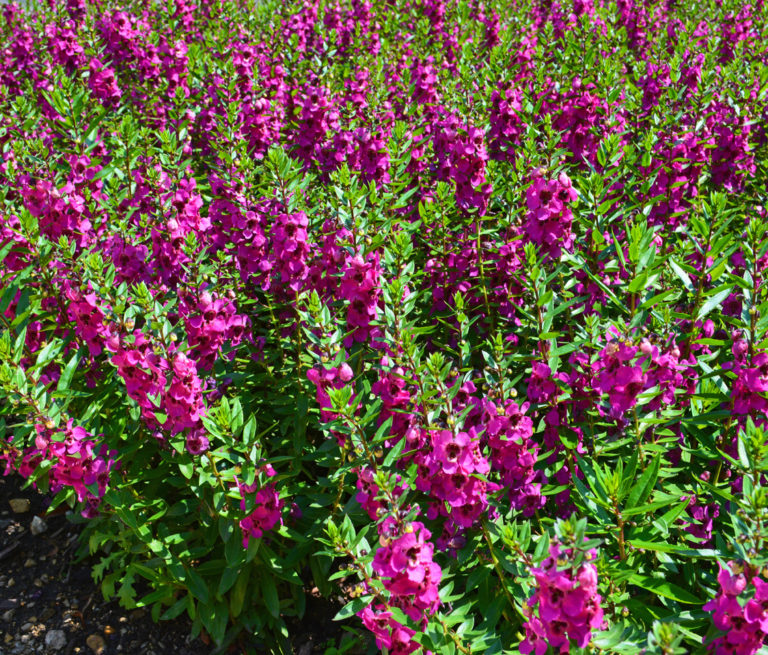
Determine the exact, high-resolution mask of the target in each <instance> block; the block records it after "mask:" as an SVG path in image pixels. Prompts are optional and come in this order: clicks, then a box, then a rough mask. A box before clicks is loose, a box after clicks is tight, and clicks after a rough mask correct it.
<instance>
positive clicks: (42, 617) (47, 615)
mask: <svg viewBox="0 0 768 655" xmlns="http://www.w3.org/2000/svg"><path fill="white" fill-rule="evenodd" d="M54 614H56V610H55V609H53V608H52V607H47V608H46V609H45V610H44V611H43V613H42V614H41V615H40V620H41V621H47V620H48V619H50V618H51V617H52V616H53V615H54Z"/></svg>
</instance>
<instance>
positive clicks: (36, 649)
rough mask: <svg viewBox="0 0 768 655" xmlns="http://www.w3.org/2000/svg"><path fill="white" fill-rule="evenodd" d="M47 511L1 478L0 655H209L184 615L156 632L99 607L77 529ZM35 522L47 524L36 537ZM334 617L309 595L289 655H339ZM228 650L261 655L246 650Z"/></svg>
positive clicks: (138, 614) (332, 608)
mask: <svg viewBox="0 0 768 655" xmlns="http://www.w3.org/2000/svg"><path fill="white" fill-rule="evenodd" d="M12 499H26V500H27V501H29V508H28V509H25V510H24V511H21V512H19V511H14V510H13V509H12V507H11V503H10V501H11V500H12ZM46 507H47V499H46V498H45V497H43V496H42V495H40V494H38V493H37V492H36V491H35V490H34V489H31V488H27V489H22V480H21V479H20V478H19V477H18V476H15V475H11V476H9V477H2V476H0V655H41V654H45V655H49V654H53V653H56V654H58V655H71V654H73V653H82V654H84V655H91V654H95V655H113V654H116V653H121V654H125V655H209V654H210V653H211V652H212V651H213V650H214V649H213V646H212V645H211V644H210V641H209V640H208V639H206V637H205V635H202V638H200V637H198V638H197V639H194V640H190V639H189V633H190V622H189V620H188V619H187V618H186V615H182V617H180V618H178V619H176V620H174V621H163V622H162V623H160V624H156V623H154V622H153V620H152V618H151V616H150V614H149V612H148V611H146V610H144V609H137V610H125V609H123V608H121V607H120V605H119V604H118V602H117V601H116V600H113V601H111V602H104V598H103V596H102V593H101V588H100V585H99V584H97V583H95V582H94V581H93V578H92V577H91V567H92V566H93V565H94V564H95V563H96V560H94V559H86V560H83V561H80V562H76V561H75V560H76V557H75V552H76V551H77V548H78V534H79V531H80V528H79V527H78V526H76V525H73V524H71V523H70V522H69V521H68V520H67V517H66V516H65V514H64V513H54V514H53V515H46ZM16 509H17V510H18V509H20V508H19V507H17V508H16ZM21 509H23V508H21ZM35 517H39V518H40V519H42V520H43V521H44V522H45V530H44V532H42V533H40V534H37V535H35V534H33V530H32V522H33V520H34V519H35ZM336 611H338V607H337V606H336V605H335V604H333V603H330V602H329V601H327V600H325V599H322V598H317V597H314V596H313V595H312V594H311V593H308V595H307V612H306V616H305V619H304V620H303V621H300V622H299V621H296V622H294V623H293V625H291V631H292V638H291V642H292V644H293V647H294V653H296V654H297V655H310V654H311V653H324V652H325V651H326V649H328V648H330V647H334V648H331V650H330V651H329V652H331V653H334V652H338V651H336V650H335V648H336V647H339V645H340V642H339V640H340V638H341V636H342V635H343V634H344V633H343V631H342V629H341V626H340V624H339V623H338V622H334V621H333V620H332V618H333V616H334V614H335V613H336ZM57 631H58V632H57ZM51 632H53V633H54V634H50V633H51ZM244 641H245V642H247V641H248V640H244ZM206 642H207V643H206ZM57 646H58V648H56V647H57ZM230 650H231V652H234V653H240V652H246V653H259V652H266V651H263V650H261V649H259V648H257V647H256V646H254V645H252V644H248V643H243V644H242V645H241V646H240V647H237V648H234V647H233V648H232V649H230ZM344 650H347V649H344ZM347 652H348V653H350V652H359V651H356V649H352V650H347Z"/></svg>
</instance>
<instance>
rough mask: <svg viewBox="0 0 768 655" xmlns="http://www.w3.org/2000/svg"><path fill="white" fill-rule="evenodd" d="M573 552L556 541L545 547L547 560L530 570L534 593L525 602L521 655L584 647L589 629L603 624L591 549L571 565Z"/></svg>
mask: <svg viewBox="0 0 768 655" xmlns="http://www.w3.org/2000/svg"><path fill="white" fill-rule="evenodd" d="M575 553H576V551H575V549H573V548H566V547H564V546H563V544H561V543H559V542H558V541H557V540H553V541H552V542H551V543H550V546H549V557H547V558H546V559H545V560H544V561H543V562H542V564H541V566H539V567H537V568H535V569H533V575H534V577H535V579H536V591H535V592H534V594H533V596H532V597H531V598H530V599H529V601H528V609H527V610H526V616H527V619H528V620H527V621H526V624H525V639H524V640H523V642H522V643H521V644H520V652H521V653H523V654H524V655H527V654H528V653H534V655H544V653H546V652H547V649H548V648H549V647H552V648H554V649H558V651H559V652H560V653H569V652H571V646H572V645H575V646H577V647H578V648H586V646H587V644H588V643H589V640H590V638H591V636H592V630H595V629H599V628H601V627H602V625H603V609H602V607H601V606H600V601H601V597H600V594H598V593H597V568H596V567H595V565H594V564H592V563H590V560H592V559H595V557H597V553H596V551H594V550H589V551H587V552H586V553H585V554H584V560H585V561H582V562H581V563H580V564H575V563H574V555H575Z"/></svg>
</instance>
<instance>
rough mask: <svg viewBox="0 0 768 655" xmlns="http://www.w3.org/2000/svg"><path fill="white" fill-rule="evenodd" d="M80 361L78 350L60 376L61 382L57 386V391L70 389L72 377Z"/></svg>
mask: <svg viewBox="0 0 768 655" xmlns="http://www.w3.org/2000/svg"><path fill="white" fill-rule="evenodd" d="M79 363H80V352H79V351H78V352H76V353H75V354H74V355H72V358H71V359H70V360H69V362H68V363H67V365H66V367H65V368H64V370H63V371H62V373H61V376H60V377H59V383H58V385H57V386H56V391H66V390H67V389H69V385H70V384H72V377H73V376H74V375H75V371H76V370H77V365H78V364H79Z"/></svg>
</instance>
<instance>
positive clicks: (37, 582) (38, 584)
mask: <svg viewBox="0 0 768 655" xmlns="http://www.w3.org/2000/svg"><path fill="white" fill-rule="evenodd" d="M32 584H33V585H35V587H39V588H42V586H43V585H44V584H45V583H44V582H43V581H42V580H41V579H40V578H35V579H34V580H32Z"/></svg>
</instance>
